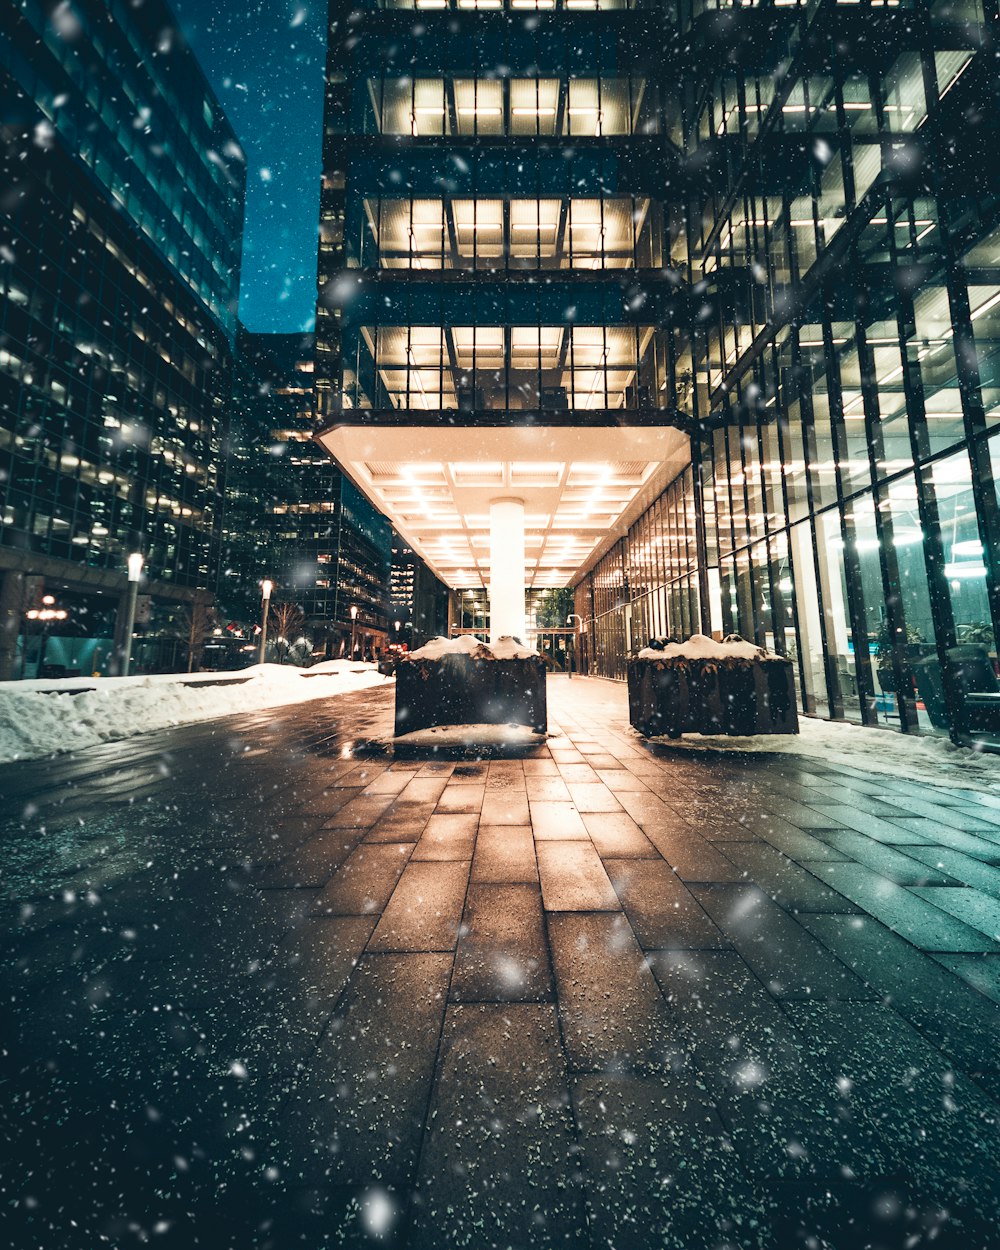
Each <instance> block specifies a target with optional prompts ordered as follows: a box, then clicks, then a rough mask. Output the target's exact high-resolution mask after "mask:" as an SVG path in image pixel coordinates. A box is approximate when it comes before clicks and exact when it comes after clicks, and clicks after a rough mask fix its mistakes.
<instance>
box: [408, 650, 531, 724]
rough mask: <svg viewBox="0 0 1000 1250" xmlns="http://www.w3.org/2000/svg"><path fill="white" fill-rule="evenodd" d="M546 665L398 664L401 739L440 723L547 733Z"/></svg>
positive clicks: (463, 658) (455, 659) (462, 658)
mask: <svg viewBox="0 0 1000 1250" xmlns="http://www.w3.org/2000/svg"><path fill="white" fill-rule="evenodd" d="M547 723H548V716H547V712H546V704H545V662H544V660H542V659H541V657H539V658H537V659H527V660H474V659H472V657H471V656H468V655H446V656H443V657H442V658H441V659H440V660H400V662H399V663H398V664H397V665H396V735H397V736H398V735H399V734H407V733H413V732H414V730H417V729H430V728H432V727H433V726H435V725H529V726H530V727H531V728H532V729H533V730H534V731H535V733H545V729H546V725H547Z"/></svg>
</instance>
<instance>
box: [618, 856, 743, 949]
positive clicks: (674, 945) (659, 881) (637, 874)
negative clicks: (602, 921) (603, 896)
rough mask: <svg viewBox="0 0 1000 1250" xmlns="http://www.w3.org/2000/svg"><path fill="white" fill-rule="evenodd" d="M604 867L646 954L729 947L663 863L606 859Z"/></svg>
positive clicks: (675, 875) (720, 933) (687, 891)
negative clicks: (649, 951)
mask: <svg viewBox="0 0 1000 1250" xmlns="http://www.w3.org/2000/svg"><path fill="white" fill-rule="evenodd" d="M604 867H605V868H606V869H607V872H608V875H609V877H610V878H611V883H612V885H613V886H614V887H615V892H616V893H617V895H618V897H619V898H620V899H621V903H622V906H623V907H624V909H625V914H626V915H627V916H628V918H629V923H630V924H631V926H632V928H633V930H634V931H635V935H636V937H637V938H638V940H639V945H640V946H641V947H642V948H643V950H677V949H680V950H699V949H702V948H711V947H720V946H728V945H729V942H728V941H727V940H726V938H724V937H723V935H722V932H721V930H720V929H719V928H718V927H717V926H716V925H715V924H714V923H713V922H712V921H711V920H710V919H709V917H708V916H707V915H706V913H705V911H704V910H703V908H702V907H701V906H700V905H699V904H698V903H697V902H696V901H695V898H694V896H693V895H692V894H691V892H690V891H689V890H688V888H687V887H686V886H685V885H684V883H683V882H682V881H681V880H680V878H679V877H678V876H677V874H676V873H675V872H674V871H673V869H672V868H671V867H670V866H669V864H666V863H664V862H663V860H656V861H652V862H650V861H648V860H643V859H606V860H605V861H604Z"/></svg>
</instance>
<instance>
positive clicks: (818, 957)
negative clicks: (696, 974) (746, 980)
mask: <svg viewBox="0 0 1000 1250" xmlns="http://www.w3.org/2000/svg"><path fill="white" fill-rule="evenodd" d="M692 892H693V894H694V896H695V898H696V899H697V900H698V902H699V903H701V905H702V907H704V909H705V910H706V911H707V912H708V914H709V915H710V916H711V917H712V919H713V920H714V921H715V923H716V924H717V925H718V926H719V928H720V929H721V930H722V932H723V933H724V934H725V935H726V937H727V938H728V939H729V940H730V941H731V942H732V944H733V946H734V947H735V948H736V949H737V950H738V951H739V953H740V954H741V955H742V956H743V958H744V959H745V960H746V962H747V963H748V964H749V966H750V967H751V968H752V969H753V970H754V972H756V974H757V975H758V976H759V977H760V979H761V981H763V982H764V984H765V985H766V986H767V987H768V989H769V990H770V991H771V993H772V994H774V995H776V996H777V997H779V998H820V999H826V998H866V997H870V992H869V991H868V990H867V989H866V988H865V986H864V984H863V983H862V982H861V981H860V980H859V979H858V978H857V977H856V976H854V974H853V973H852V972H850V970H849V969H848V968H846V967H845V966H844V965H843V964H842V963H841V962H840V960H839V959H835V958H833V957H832V956H831V955H830V953H829V951H827V950H825V949H824V948H823V947H822V946H821V945H820V943H819V942H817V941H816V940H815V938H814V937H813V936H812V935H811V934H810V933H808V932H807V931H806V930H805V929H803V928H802V926H801V925H800V924H799V923H798V921H797V920H796V919H795V918H793V917H792V916H789V915H788V913H787V912H785V911H783V910H782V909H781V908H780V907H778V906H777V905H776V904H775V903H772V902H771V900H770V899H769V898H768V897H767V896H766V895H765V894H764V892H763V891H762V890H759V889H758V888H757V887H756V886H737V885H713V886H694V887H693V888H692Z"/></svg>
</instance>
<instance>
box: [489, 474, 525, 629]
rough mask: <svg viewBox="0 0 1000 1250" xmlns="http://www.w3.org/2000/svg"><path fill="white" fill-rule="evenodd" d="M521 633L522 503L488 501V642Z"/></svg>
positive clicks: (522, 605)
mask: <svg viewBox="0 0 1000 1250" xmlns="http://www.w3.org/2000/svg"><path fill="white" fill-rule="evenodd" d="M505 634H510V635H512V636H513V637H515V638H520V639H521V641H522V642H525V641H527V640H526V638H525V633H524V500H523V499H491V500H490V642H496V641H497V639H498V638H502V637H503V636H504V635H505Z"/></svg>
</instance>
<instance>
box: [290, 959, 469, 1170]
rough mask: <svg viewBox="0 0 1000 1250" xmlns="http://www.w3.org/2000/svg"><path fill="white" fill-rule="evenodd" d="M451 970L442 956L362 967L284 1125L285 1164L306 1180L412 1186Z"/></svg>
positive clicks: (371, 961)
mask: <svg viewBox="0 0 1000 1250" xmlns="http://www.w3.org/2000/svg"><path fill="white" fill-rule="evenodd" d="M451 966H452V957H451V956H450V955H440V954H438V955H435V954H402V955H366V956H365V957H364V958H363V959H362V961H361V963H360V964H359V965H358V968H357V970H356V971H355V973H354V976H353V977H352V979H351V982H350V984H349V986H348V990H347V993H346V995H345V996H344V998H343V1000H342V1001H341V1003H340V1005H339V1007H338V1009H337V1013H336V1016H335V1018H334V1020H333V1021H332V1022H331V1025H330V1027H329V1028H328V1030H327V1032H326V1034H325V1035H324V1037H323V1038H322V1040H321V1041H320V1044H319V1046H318V1047H317V1050H316V1052H315V1054H314V1055H313V1057H312V1061H311V1063H310V1065H309V1068H308V1071H307V1072H306V1073H305V1075H304V1076H303V1078H302V1079H301V1080H300V1081H299V1083H298V1084H297V1085H296V1087H295V1089H294V1091H293V1092H292V1096H291V1097H290V1098H289V1100H288V1103H287V1105H286V1106H285V1108H284V1109H283V1111H282V1112H281V1115H280V1118H279V1120H278V1123H277V1125H276V1137H277V1142H278V1158H279V1159H282V1160H285V1159H288V1160H289V1161H294V1162H292V1163H291V1164H290V1165H291V1166H294V1167H295V1168H296V1172H297V1175H298V1177H299V1178H300V1179H302V1180H307V1179H323V1180H327V1181H334V1182H336V1183H340V1184H345V1183H348V1184H350V1183H353V1184H360V1185H366V1186H367V1185H371V1184H373V1183H381V1184H384V1185H405V1184H407V1183H408V1182H409V1181H410V1180H411V1179H412V1178H413V1176H414V1175H415V1173H416V1168H417V1160H418V1155H419V1151H420V1145H421V1142H422V1139H423V1133H424V1122H425V1119H426V1115H427V1105H428V1097H429V1095H430V1090H431V1082H432V1080H433V1075H434V1066H435V1062H436V1059H437V1051H438V1041H439V1038H440V1035H441V1025H442V1022H443V1018H444V1008H445V997H446V993H447V987H448V977H449V975H450V972H451ZM400 1003H405V1004H406V1010H405V1011H402V1012H401V1011H400V1010H399V1004H400Z"/></svg>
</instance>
